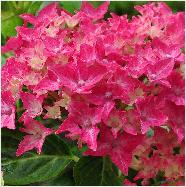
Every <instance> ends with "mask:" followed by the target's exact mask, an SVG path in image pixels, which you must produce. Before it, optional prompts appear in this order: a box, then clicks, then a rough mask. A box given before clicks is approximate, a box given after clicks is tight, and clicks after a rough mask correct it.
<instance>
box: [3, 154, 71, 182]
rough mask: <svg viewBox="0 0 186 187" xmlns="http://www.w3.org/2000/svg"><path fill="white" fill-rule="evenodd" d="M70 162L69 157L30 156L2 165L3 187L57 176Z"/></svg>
mask: <svg viewBox="0 0 186 187" xmlns="http://www.w3.org/2000/svg"><path fill="white" fill-rule="evenodd" d="M71 162H72V159H71V158H70V157H66V156H56V155H35V154H34V155H32V156H30V157H27V158H24V157H22V158H20V159H17V160H12V161H9V162H4V163H2V169H3V179H4V182H5V185H27V184H31V183H35V182H41V181H45V180H49V179H51V178H54V177H56V176H58V175H59V174H60V173H61V172H63V171H64V170H65V168H66V167H67V166H68V165H69V164H70V163H71Z"/></svg>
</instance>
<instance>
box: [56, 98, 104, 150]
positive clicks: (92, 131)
mask: <svg viewBox="0 0 186 187" xmlns="http://www.w3.org/2000/svg"><path fill="white" fill-rule="evenodd" d="M68 110H69V112H70V113H69V115H68V118H67V119H66V120H65V121H64V122H63V123H62V124H61V126H60V127H59V129H58V130H57V131H56V133H57V134H59V133H61V132H65V131H68V132H69V134H67V136H68V137H70V138H72V139H78V145H79V147H81V146H82V143H86V144H87V145H88V147H89V148H90V149H92V150H96V148H97V135H98V133H99V128H98V127H97V125H98V123H100V122H101V114H102V113H101V108H90V107H89V106H87V105H86V104H85V103H81V102H72V103H71V105H70V106H69V108H68Z"/></svg>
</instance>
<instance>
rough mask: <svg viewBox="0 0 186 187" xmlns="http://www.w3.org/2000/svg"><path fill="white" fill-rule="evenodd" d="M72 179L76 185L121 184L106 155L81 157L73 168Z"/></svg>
mask: <svg viewBox="0 0 186 187" xmlns="http://www.w3.org/2000/svg"><path fill="white" fill-rule="evenodd" d="M74 179H75V182H76V185H78V186H85V185H87V186H119V185H122V181H121V180H120V178H119V176H118V173H116V172H115V171H114V168H113V164H112V162H111V161H110V160H109V159H108V158H107V157H103V158H102V157H82V158H81V159H80V160H79V162H78V163H77V164H76V166H75V168H74Z"/></svg>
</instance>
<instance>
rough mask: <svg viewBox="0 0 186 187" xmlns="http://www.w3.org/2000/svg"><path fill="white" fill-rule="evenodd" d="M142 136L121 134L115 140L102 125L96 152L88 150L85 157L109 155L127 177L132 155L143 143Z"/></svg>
mask: <svg viewBox="0 0 186 187" xmlns="http://www.w3.org/2000/svg"><path fill="white" fill-rule="evenodd" d="M142 138H143V136H142V135H137V136H134V135H130V134H128V133H125V132H123V133H120V134H119V135H118V136H117V138H116V139H115V138H114V137H113V135H112V133H111V132H110V130H109V128H108V127H106V126H104V125H103V124H102V126H101V137H100V139H99V141H98V147H97V150H96V151H93V150H88V151H86V152H85V155H92V156H105V155H109V157H110V159H111V160H112V161H113V163H114V164H116V166H118V168H119V169H120V170H121V171H122V172H123V174H125V175H127V173H128V167H129V166H130V163H131V159H132V153H133V151H134V150H135V148H136V147H137V146H138V145H139V144H140V142H141V141H142Z"/></svg>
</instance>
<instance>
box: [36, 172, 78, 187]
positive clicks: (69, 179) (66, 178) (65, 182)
mask: <svg viewBox="0 0 186 187" xmlns="http://www.w3.org/2000/svg"><path fill="white" fill-rule="evenodd" d="M34 185H37V186H74V185H75V182H74V179H73V172H72V170H69V171H67V172H65V173H63V174H62V175H59V176H58V177H56V178H55V179H52V180H49V181H46V182H43V183H39V184H34Z"/></svg>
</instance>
